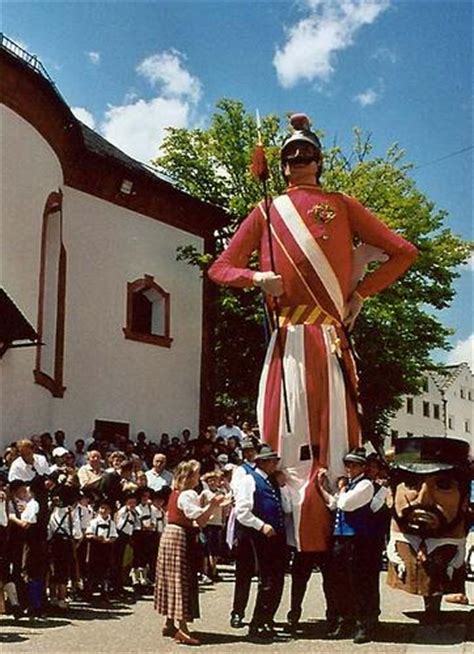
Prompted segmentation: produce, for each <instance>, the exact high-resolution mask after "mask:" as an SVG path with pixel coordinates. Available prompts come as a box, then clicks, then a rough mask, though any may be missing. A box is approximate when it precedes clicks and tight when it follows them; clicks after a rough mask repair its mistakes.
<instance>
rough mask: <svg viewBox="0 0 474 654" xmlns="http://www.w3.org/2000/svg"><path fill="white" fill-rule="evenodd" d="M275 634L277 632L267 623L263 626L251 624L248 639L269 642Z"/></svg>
mask: <svg viewBox="0 0 474 654" xmlns="http://www.w3.org/2000/svg"><path fill="white" fill-rule="evenodd" d="M274 636H275V632H274V631H273V630H272V629H269V628H268V627H267V626H266V625H264V626H262V627H256V626H255V625H250V626H249V633H248V639H249V640H251V641H252V642H255V641H256V642H263V641H265V642H269V641H270V640H273V638H274Z"/></svg>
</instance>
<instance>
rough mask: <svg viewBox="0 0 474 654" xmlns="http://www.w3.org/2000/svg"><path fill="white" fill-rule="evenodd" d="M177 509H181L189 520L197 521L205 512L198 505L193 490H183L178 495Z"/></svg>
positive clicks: (197, 496)
mask: <svg viewBox="0 0 474 654" xmlns="http://www.w3.org/2000/svg"><path fill="white" fill-rule="evenodd" d="M178 509H181V511H182V512H183V513H184V515H185V516H186V517H187V518H188V519H189V520H197V519H198V518H199V516H200V515H202V514H203V513H204V511H205V510H206V508H203V507H202V506H201V505H200V504H199V495H198V494H197V493H196V491H195V490H185V491H182V492H181V493H180V494H179V497H178Z"/></svg>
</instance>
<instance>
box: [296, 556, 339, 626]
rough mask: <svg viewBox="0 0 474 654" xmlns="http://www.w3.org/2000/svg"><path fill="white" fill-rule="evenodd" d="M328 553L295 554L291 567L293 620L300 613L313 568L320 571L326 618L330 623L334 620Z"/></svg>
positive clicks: (330, 568) (334, 608)
mask: <svg viewBox="0 0 474 654" xmlns="http://www.w3.org/2000/svg"><path fill="white" fill-rule="evenodd" d="M330 558H331V553H330V552H296V553H295V556H294V559H293V563H292V566H291V605H290V610H291V613H292V616H293V618H295V619H296V620H298V619H299V617H300V615H301V611H302V605H303V599H304V596H305V594H306V589H307V587H308V582H309V580H310V577H311V573H312V571H313V568H314V566H318V568H319V569H320V571H321V576H322V582H323V592H324V597H325V599H326V618H327V620H328V621H331V620H333V619H334V618H335V614H336V610H337V607H336V606H335V605H334V593H333V592H331V585H332V579H331V573H332V567H331V564H330Z"/></svg>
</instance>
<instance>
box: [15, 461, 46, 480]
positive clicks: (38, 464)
mask: <svg viewBox="0 0 474 654" xmlns="http://www.w3.org/2000/svg"><path fill="white" fill-rule="evenodd" d="M49 472H50V470H49V465H48V462H47V460H46V457H44V456H42V455H41V454H33V463H27V462H26V461H25V460H24V459H23V458H22V457H21V456H19V457H17V458H16V459H15V460H14V461H13V462H12V464H11V466H10V470H9V471H8V481H14V480H15V479H20V480H21V481H25V482H26V481H31V480H32V479H34V478H35V477H36V475H37V474H38V475H49Z"/></svg>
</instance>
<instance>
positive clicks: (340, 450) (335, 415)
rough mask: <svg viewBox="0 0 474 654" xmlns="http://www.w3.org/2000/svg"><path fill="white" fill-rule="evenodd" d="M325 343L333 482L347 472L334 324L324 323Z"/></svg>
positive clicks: (342, 393) (344, 417)
mask: <svg viewBox="0 0 474 654" xmlns="http://www.w3.org/2000/svg"><path fill="white" fill-rule="evenodd" d="M322 329H323V335H324V345H325V347H326V357H327V365H328V380H329V442H328V462H327V463H328V475H329V480H330V482H331V484H333V485H334V484H335V482H336V479H337V478H338V477H340V476H341V475H344V474H345V468H344V463H343V461H342V459H343V457H344V456H345V455H346V454H347V451H348V449H349V443H348V440H347V411H346V389H345V384H344V377H343V375H342V371H341V368H340V366H339V362H338V360H337V355H336V354H335V353H333V352H331V342H332V341H331V331H332V332H333V338H335V337H336V333H335V331H336V330H335V329H334V327H333V326H332V325H323V327H322Z"/></svg>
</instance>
